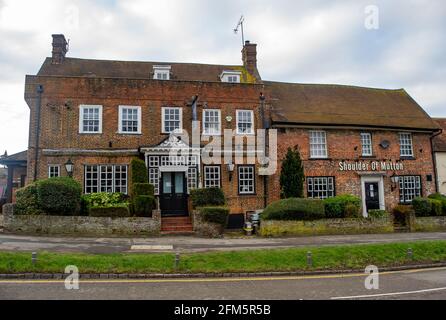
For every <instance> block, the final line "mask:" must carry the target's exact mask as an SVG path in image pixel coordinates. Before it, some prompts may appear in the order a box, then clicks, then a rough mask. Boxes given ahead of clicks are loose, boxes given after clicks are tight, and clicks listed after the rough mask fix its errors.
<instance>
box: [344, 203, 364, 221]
mask: <svg viewBox="0 0 446 320" xmlns="http://www.w3.org/2000/svg"><path fill="white" fill-rule="evenodd" d="M360 209H361V207H358V206H357V205H356V204H354V203H347V204H346V205H345V211H344V213H345V217H346V218H359V216H360Z"/></svg>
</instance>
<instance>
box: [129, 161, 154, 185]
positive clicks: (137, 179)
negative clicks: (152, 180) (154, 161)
mask: <svg viewBox="0 0 446 320" xmlns="http://www.w3.org/2000/svg"><path fill="white" fill-rule="evenodd" d="M130 167H131V170H132V186H133V185H134V184H135V183H147V182H149V177H148V174H147V167H146V163H145V162H144V161H143V160H141V159H139V158H134V159H132V161H131V162H130Z"/></svg>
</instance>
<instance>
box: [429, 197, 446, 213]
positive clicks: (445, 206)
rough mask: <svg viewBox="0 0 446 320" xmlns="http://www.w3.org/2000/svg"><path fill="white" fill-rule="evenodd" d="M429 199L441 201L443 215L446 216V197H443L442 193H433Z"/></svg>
mask: <svg viewBox="0 0 446 320" xmlns="http://www.w3.org/2000/svg"><path fill="white" fill-rule="evenodd" d="M428 198H429V199H434V200H440V201H441V207H442V215H445V216H446V196H444V195H442V194H441V193H433V194H431V195H429V197H428Z"/></svg>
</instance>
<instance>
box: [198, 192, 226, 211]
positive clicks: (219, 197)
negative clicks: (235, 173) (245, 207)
mask: <svg viewBox="0 0 446 320" xmlns="http://www.w3.org/2000/svg"><path fill="white" fill-rule="evenodd" d="M190 198H191V200H192V206H193V207H194V208H197V207H205V206H223V205H224V204H225V203H226V199H225V195H224V193H223V191H222V190H221V189H220V188H204V189H194V190H191V192H190Z"/></svg>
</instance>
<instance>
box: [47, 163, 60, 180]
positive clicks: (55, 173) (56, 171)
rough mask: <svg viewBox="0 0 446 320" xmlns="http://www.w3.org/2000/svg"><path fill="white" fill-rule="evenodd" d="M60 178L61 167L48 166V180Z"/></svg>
mask: <svg viewBox="0 0 446 320" xmlns="http://www.w3.org/2000/svg"><path fill="white" fill-rule="evenodd" d="M56 177H60V165H49V166H48V178H56Z"/></svg>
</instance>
